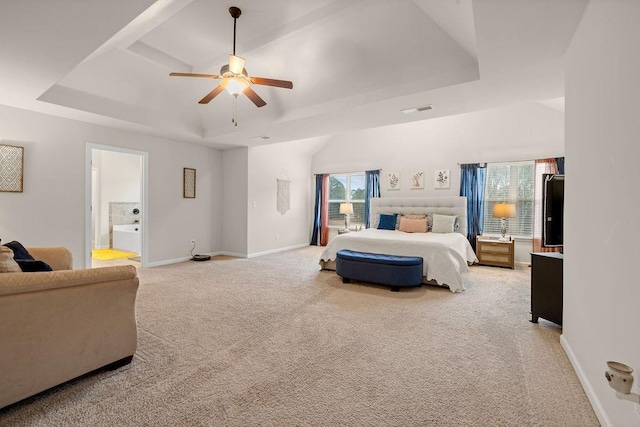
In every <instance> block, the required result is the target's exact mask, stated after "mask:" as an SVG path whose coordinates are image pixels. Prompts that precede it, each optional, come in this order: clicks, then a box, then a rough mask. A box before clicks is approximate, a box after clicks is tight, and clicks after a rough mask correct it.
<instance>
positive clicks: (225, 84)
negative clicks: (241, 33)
mask: <svg viewBox="0 0 640 427" xmlns="http://www.w3.org/2000/svg"><path fill="white" fill-rule="evenodd" d="M229 13H230V14H231V17H232V18H233V53H232V54H231V55H229V64H228V65H223V66H222V68H221V69H220V74H192V73H170V74H169V75H170V76H178V77H202V78H205V79H222V81H221V82H220V84H219V85H218V86H217V87H216V88H215V89H213V90H212V91H211V92H209V93H208V94H207V95H206V96H205V97H204V98H202V99H201V100H200V101H199V103H200V104H208V103H209V102H210V101H211V100H212V99H213V98H215V97H216V96H218V95H219V94H220V92H222V91H223V90H225V89H227V91H228V92H229V93H230V94H232V95H233V96H234V97H235V98H237V97H238V95H240V93H243V94H245V95H246V96H247V98H249V99H250V100H251V101H252V102H253V103H254V104H255V105H256V107H264V106H265V105H267V103H266V102H265V101H264V100H263V99H262V98H260V96H259V95H258V94H257V93H256V92H255V91H254V90H253V89H252V88H251V86H250V85H251V84H256V85H263V86H274V87H281V88H285V89H293V83H292V82H290V81H287V80H275V79H266V78H263V77H249V73H247V69H246V68H244V58H241V57H239V56H236V20H237V19H238V18H239V17H240V14H241V13H242V11H241V10H240V8H238V7H235V6H232V7H230V8H229ZM236 126H237V123H236Z"/></svg>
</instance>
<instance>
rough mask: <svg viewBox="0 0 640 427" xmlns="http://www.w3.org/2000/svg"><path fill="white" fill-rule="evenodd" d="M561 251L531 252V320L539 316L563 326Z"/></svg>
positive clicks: (562, 256)
mask: <svg viewBox="0 0 640 427" xmlns="http://www.w3.org/2000/svg"><path fill="white" fill-rule="evenodd" d="M563 261H564V254H562V253H560V252H534V253H532V254H531V321H532V322H534V323H538V318H539V317H542V318H543V319H546V320H549V321H551V322H553V323H556V324H558V325H561V326H562V270H563V269H562V264H563Z"/></svg>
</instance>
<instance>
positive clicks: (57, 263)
mask: <svg viewBox="0 0 640 427" xmlns="http://www.w3.org/2000/svg"><path fill="white" fill-rule="evenodd" d="M27 251H29V253H30V254H31V256H32V257H34V258H35V259H37V260H39V261H44V262H46V263H47V264H49V265H50V266H51V268H53V269H54V270H55V271H57V270H73V255H72V254H71V251H70V250H69V249H67V248H64V247H61V246H60V247H51V248H27Z"/></svg>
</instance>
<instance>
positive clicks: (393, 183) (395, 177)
mask: <svg viewBox="0 0 640 427" xmlns="http://www.w3.org/2000/svg"><path fill="white" fill-rule="evenodd" d="M399 189H400V172H389V173H388V174H387V190H399Z"/></svg>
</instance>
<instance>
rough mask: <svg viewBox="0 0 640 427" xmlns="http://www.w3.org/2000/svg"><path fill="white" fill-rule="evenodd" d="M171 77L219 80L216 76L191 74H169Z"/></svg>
mask: <svg viewBox="0 0 640 427" xmlns="http://www.w3.org/2000/svg"><path fill="white" fill-rule="evenodd" d="M169 75H170V76H173V77H203V78H205V79H219V78H220V76H219V75H217V74H192V73H169Z"/></svg>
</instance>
